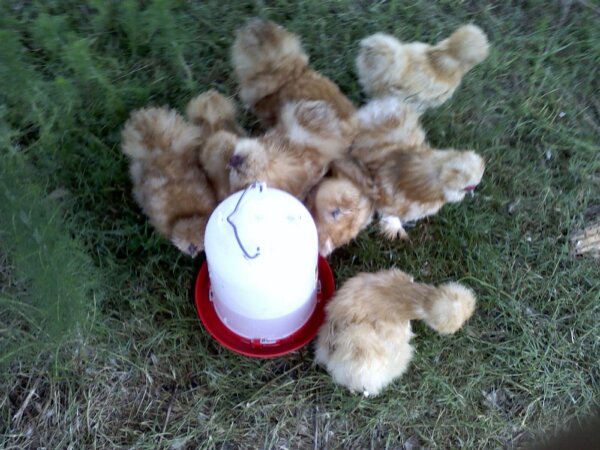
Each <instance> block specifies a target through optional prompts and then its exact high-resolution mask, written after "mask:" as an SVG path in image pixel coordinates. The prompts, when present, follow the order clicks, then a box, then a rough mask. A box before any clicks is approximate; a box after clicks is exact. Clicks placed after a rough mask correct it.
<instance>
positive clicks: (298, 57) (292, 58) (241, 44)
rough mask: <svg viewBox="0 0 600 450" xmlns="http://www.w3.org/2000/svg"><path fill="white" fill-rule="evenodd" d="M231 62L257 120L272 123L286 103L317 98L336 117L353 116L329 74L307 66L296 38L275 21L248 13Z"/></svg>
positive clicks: (247, 104) (306, 57)
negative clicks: (252, 16) (321, 73)
mask: <svg viewBox="0 0 600 450" xmlns="http://www.w3.org/2000/svg"><path fill="white" fill-rule="evenodd" d="M232 62H233V67H234V70H235V73H236V75H237V78H238V80H239V84H240V97H241V99H242V101H243V102H244V103H245V104H246V106H247V107H249V108H250V109H251V110H252V111H253V112H254V113H255V114H256V115H257V116H258V117H259V118H260V120H261V121H262V123H263V125H264V126H265V127H271V126H273V125H274V124H275V123H276V122H277V121H278V120H279V117H280V114H281V110H282V108H283V107H284V105H285V104H286V103H289V102H291V101H297V100H322V101H326V102H327V103H329V104H330V105H331V107H332V108H333V110H334V111H335V113H336V115H337V117H338V118H339V120H341V121H350V122H351V121H353V116H354V113H355V108H354V106H353V105H352V102H350V100H348V99H347V98H346V97H345V96H344V94H342V92H341V91H340V89H339V88H338V87H337V86H336V85H335V84H334V83H333V82H332V81H331V80H330V79H328V78H326V77H324V76H323V75H320V74H319V73H317V72H315V71H314V70H312V69H311V68H310V67H309V66H308V55H307V54H306V53H305V52H304V50H303V49H302V45H301V43H300V39H299V38H298V37H297V36H296V35H294V34H292V33H290V32H289V31H287V30H286V29H285V28H283V27H282V26H280V25H277V24H275V23H273V22H269V21H266V20H262V19H252V20H250V21H249V22H248V23H247V24H246V25H245V26H244V27H242V28H241V29H239V30H238V31H237V35H236V39H235V42H234V44H233V48H232Z"/></svg>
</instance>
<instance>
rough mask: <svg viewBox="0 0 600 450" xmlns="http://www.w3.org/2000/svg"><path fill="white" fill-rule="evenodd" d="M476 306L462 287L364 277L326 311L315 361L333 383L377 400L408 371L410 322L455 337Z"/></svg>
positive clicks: (400, 275)
mask: <svg viewBox="0 0 600 450" xmlns="http://www.w3.org/2000/svg"><path fill="white" fill-rule="evenodd" d="M475 303H476V299H475V294H474V293H473V292H472V291H471V290H470V289H468V288H466V287H465V286H463V285H461V284H458V283H445V284H442V285H440V286H437V287H436V286H433V285H430V284H424V283H415V282H414V281H413V278H412V277H411V276H410V275H408V274H406V273H404V272H402V271H401V270H398V269H391V270H385V271H381V272H377V273H360V274H358V275H356V276H355V277H353V278H351V279H349V280H348V281H346V282H345V283H344V285H343V286H342V287H341V288H340V290H339V291H338V292H337V293H336V294H335V296H334V297H333V298H332V299H331V300H330V302H329V303H328V304H327V306H326V307H325V311H326V313H325V322H324V323H323V325H322V326H321V328H320V330H319V333H318V336H317V340H316V352H315V353H316V355H315V356H316V361H317V363H319V364H321V365H323V366H324V367H325V369H326V370H327V372H329V374H330V375H331V376H332V377H333V380H334V382H336V383H338V384H341V385H342V386H345V387H346V388H348V389H350V390H351V391H352V392H358V393H362V394H363V395H365V396H376V395H378V394H380V393H381V391H382V390H383V389H384V388H385V387H386V386H388V385H389V384H390V383H391V382H392V381H394V380H395V379H397V378H398V377H400V376H401V375H402V374H404V373H405V372H406V370H407V369H408V365H409V363H410V361H411V359H412V356H413V348H412V346H411V345H410V340H411V338H412V337H413V333H412V331H411V324H410V321H411V320H423V321H424V322H425V323H426V324H427V325H428V326H429V327H431V328H433V329H434V330H435V331H437V332H438V333H440V334H452V333H455V332H456V331H458V330H459V329H460V328H461V327H462V326H463V324H464V323H465V322H466V321H467V320H468V319H469V318H470V317H471V315H472V314H473V312H474V310H475Z"/></svg>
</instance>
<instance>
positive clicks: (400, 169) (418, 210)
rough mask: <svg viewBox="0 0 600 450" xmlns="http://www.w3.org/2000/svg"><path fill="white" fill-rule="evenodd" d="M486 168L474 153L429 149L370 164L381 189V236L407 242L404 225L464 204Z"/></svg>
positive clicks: (379, 201) (416, 149)
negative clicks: (458, 204)
mask: <svg viewBox="0 0 600 450" xmlns="http://www.w3.org/2000/svg"><path fill="white" fill-rule="evenodd" d="M375 167H377V168H376V169H375ZM484 168H485V163H484V161H483V159H482V158H481V156H479V155H478V154H477V153H475V152H473V151H458V150H434V149H432V148H430V147H429V146H427V145H422V146H420V147H415V148H413V149H410V150H409V151H403V152H397V153H394V154H392V155H390V156H389V157H388V158H387V160H386V161H385V163H384V164H381V165H378V164H370V165H369V169H370V170H371V173H372V174H373V177H374V179H375V180H376V183H377V185H378V187H379V195H378V197H377V201H376V208H377V212H378V214H379V224H380V229H381V231H382V233H383V234H384V236H385V237H387V238H388V239H394V238H396V237H398V236H400V237H402V238H406V237H407V233H406V231H405V230H404V227H403V224H406V223H407V222H414V221H416V220H419V219H422V218H424V217H427V216H431V215H433V214H435V213H437V212H438V211H439V210H440V208H441V207H442V206H444V205H445V204H446V203H457V202H460V201H462V200H463V199H464V197H465V195H466V194H468V193H472V192H473V191H474V190H475V188H476V187H477V185H478V184H479V182H480V181H481V178H482V176H483V171H484ZM373 169H375V170H373Z"/></svg>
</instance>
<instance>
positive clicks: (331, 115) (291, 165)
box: [229, 100, 352, 201]
mask: <svg viewBox="0 0 600 450" xmlns="http://www.w3.org/2000/svg"><path fill="white" fill-rule="evenodd" d="M351 142H352V137H351V135H350V134H349V133H348V124H347V123H346V122H345V121H342V120H340V119H339V118H338V116H337V114H336V112H335V109H334V108H333V107H332V106H331V105H330V104H329V103H327V102H325V101H322V100H300V101H293V102H288V103H286V104H285V105H284V106H283V107H282V111H281V114H280V117H279V122H278V123H277V125H276V126H275V127H273V128H271V129H270V130H269V131H268V132H267V133H265V134H264V135H263V136H260V137H257V138H253V139H240V140H239V141H238V143H237V145H236V146H235V149H234V152H233V155H232V157H231V158H230V160H229V166H230V176H229V180H230V183H231V186H232V188H234V189H242V188H244V187H245V186H247V185H248V184H250V183H252V182H254V181H257V180H259V181H264V182H266V183H267V184H268V185H269V186H270V187H274V188H278V189H282V190H284V191H286V192H289V193H290V194H292V195H294V196H295V197H297V198H298V199H299V200H301V201H303V200H304V199H305V198H306V196H307V195H308V193H309V191H310V190H311V189H312V188H313V187H314V186H315V185H316V184H317V183H318V182H319V181H320V180H321V178H322V177H323V176H324V175H325V173H326V172H327V171H328V169H329V164H330V163H331V161H333V160H334V159H337V158H340V157H341V156H342V155H344V154H345V153H347V149H348V148H349V146H350V144H351Z"/></svg>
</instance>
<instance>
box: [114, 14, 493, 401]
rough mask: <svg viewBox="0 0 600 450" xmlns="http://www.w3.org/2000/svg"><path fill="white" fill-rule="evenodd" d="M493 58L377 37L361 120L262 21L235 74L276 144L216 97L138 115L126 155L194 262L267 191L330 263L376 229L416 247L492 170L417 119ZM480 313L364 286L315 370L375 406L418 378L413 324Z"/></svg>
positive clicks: (162, 226)
mask: <svg viewBox="0 0 600 450" xmlns="http://www.w3.org/2000/svg"><path fill="white" fill-rule="evenodd" d="M487 54H488V41H487V37H486V35H485V34H484V33H483V32H482V31H481V29H479V28H478V27H476V26H474V25H464V26H461V27H460V28H458V29H457V30H456V31H455V32H454V33H452V34H451V35H450V36H449V37H448V38H446V39H444V40H442V41H441V42H439V43H437V44H436V45H428V44H425V43H421V42H413V43H401V42H400V41H398V40H397V39H396V38H394V37H393V36H390V35H386V34H382V33H377V34H375V35H372V36H369V37H367V38H365V39H363V40H362V41H361V43H360V48H359V54H358V57H357V59H356V67H357V72H358V78H359V82H360V84H361V86H362V88H363V90H364V92H365V93H366V94H367V95H368V96H369V101H368V102H367V103H366V104H365V105H364V106H362V107H360V108H358V109H357V108H356V107H355V106H354V105H353V104H352V102H351V101H350V100H349V99H348V98H346V96H345V95H344V94H343V93H342V92H341V91H340V89H339V88H338V87H337V86H336V84H335V83H333V82H332V81H331V80H330V79H328V78H326V77H325V76H323V75H321V74H319V73H317V72H316V71H314V70H312V69H311V68H310V66H309V62H308V59H309V58H308V56H307V54H306V53H305V52H304V50H303V49H302V45H301V42H300V39H299V38H298V37H297V36H296V35H294V34H292V33H290V32H289V31H288V30H286V29H285V28H283V27H281V26H280V25H277V24H275V23H273V22H270V21H266V20H262V19H252V20H250V21H249V22H248V23H247V24H246V25H245V26H243V27H242V28H240V29H239V30H238V31H237V35H236V38H235V42H234V44H233V48H232V63H233V68H234V71H235V74H236V76H237V79H238V81H239V97H240V98H241V100H242V101H243V103H244V105H245V106H246V107H247V108H249V109H250V111H252V112H253V113H254V114H256V116H258V118H259V119H260V122H261V124H262V125H263V126H264V128H265V130H266V131H265V132H264V134H262V135H260V136H255V137H250V136H248V135H247V134H246V132H245V131H244V130H243V129H242V128H241V127H240V126H239V125H238V123H237V122H236V107H235V104H234V103H233V101H232V100H231V99H229V98H226V97H224V96H223V95H221V94H219V93H218V92H216V91H214V90H210V91H208V92H205V93H203V94H201V95H199V96H198V97H196V98H194V99H193V100H191V101H190V102H189V104H188V105H187V109H186V116H187V117H186V118H184V117H182V116H181V115H180V114H178V113H177V112H175V111H172V110H169V109H165V108H145V109H141V110H138V111H134V112H133V113H132V115H131V117H130V119H129V120H128V122H127V123H126V124H125V128H124V130H123V141H122V150H123V152H124V153H125V154H126V155H127V156H128V157H129V160H130V174H131V179H132V182H133V195H134V198H135V200H136V201H137V203H138V204H139V205H140V206H141V208H142V210H143V211H144V213H145V214H146V215H147V216H148V217H149V219H150V221H151V223H152V224H153V225H154V227H155V228H156V230H157V231H158V232H159V233H161V234H162V235H164V236H166V237H168V238H169V239H170V240H171V241H172V242H173V244H174V245H175V246H176V247H177V248H178V249H179V250H181V251H182V252H184V253H186V254H189V255H191V256H196V255H197V254H198V253H199V252H201V251H202V250H203V249H204V241H203V239H204V229H205V227H206V224H207V221H208V218H209V216H210V214H211V212H212V211H213V210H214V209H215V207H216V205H217V204H218V203H219V202H220V201H222V200H223V199H225V198H226V197H228V196H229V195H230V194H232V193H234V192H237V191H239V190H242V189H244V188H246V187H247V186H248V185H249V184H251V183H253V182H254V181H257V180H259V181H264V182H266V183H267V185H268V186H269V187H273V188H278V189H281V190H284V191H287V192H289V193H290V194H292V195H294V196H295V197H296V198H298V199H299V200H300V201H302V202H304V204H305V205H306V206H307V208H308V209H309V211H310V212H311V214H312V215H313V218H314V220H315V223H316V226H317V232H318V236H319V252H320V254H321V255H323V256H327V255H329V254H330V253H331V252H332V251H333V250H334V249H336V248H337V247H339V246H341V245H344V244H346V243H348V242H350V241H351V240H352V239H354V238H355V237H356V236H357V235H358V234H359V232H360V231H361V230H363V229H364V228H365V227H367V225H369V223H370V222H371V221H372V220H373V218H374V217H375V216H376V217H378V220H379V226H380V230H381V232H382V234H383V235H384V236H385V237H387V238H389V239H394V238H397V237H406V236H407V234H406V231H405V230H404V225H405V224H407V223H408V222H413V221H416V220H418V219H421V218H423V217H426V216H430V215H432V214H435V213H436V212H437V211H438V210H439V209H440V208H441V207H442V206H443V205H444V204H445V203H448V202H459V201H461V200H462V199H463V198H464V197H465V195H466V194H467V193H469V192H472V191H473V190H474V189H475V187H476V186H477V184H478V183H479V182H480V181H481V178H482V175H483V171H484V161H483V159H482V158H481V157H480V156H479V155H477V154H476V153H475V152H473V151H459V150H439V149H434V148H432V147H431V146H430V145H429V144H428V143H427V141H426V139H425V132H424V130H423V128H422V127H421V124H420V120H419V119H420V116H421V114H423V112H424V111H425V110H426V109H428V108H431V107H435V106H438V105H441V104H442V103H443V102H445V101H446V100H447V99H448V98H450V97H451V96H452V94H453V93H454V91H455V90H456V89H457V87H458V86H459V84H460V82H461V79H462V77H463V75H464V74H465V73H466V72H468V71H469V70H470V69H471V68H472V67H474V66H475V65H476V64H478V63H479V62H481V61H483V60H484V59H485V58H486V56H487ZM474 308H475V296H474V294H473V292H472V291H470V290H469V289H468V288H466V287H464V286H462V285H460V284H458V283H447V284H443V285H441V286H439V287H435V286H432V285H428V284H423V283H416V282H414V281H413V278H412V277H411V276H410V275H408V274H406V273H404V272H402V271H400V270H397V269H392V270H387V271H382V272H378V273H361V274H358V275H357V276H355V277H353V278H351V279H350V280H348V281H347V282H346V283H345V284H344V285H343V286H342V287H341V288H340V289H339V291H338V292H337V293H336V294H335V296H334V298H333V299H331V300H330V302H329V303H328V304H327V306H326V319H325V323H324V324H323V326H322V328H321V330H320V331H319V335H318V338H317V341H316V359H317V361H318V362H319V363H321V364H322V365H323V366H324V367H325V368H326V369H327V370H328V372H329V373H330V374H331V375H332V377H333V379H334V380H335V381H336V382H338V383H340V384H342V385H344V386H346V387H348V388H349V389H351V390H352V391H358V392H362V393H364V394H365V395H377V394H378V393H379V392H380V391H381V390H382V389H383V388H384V387H385V386H387V385H388V384H389V383H390V382H391V381H392V380H393V379H395V378H397V377H399V376H400V375H401V374H402V373H404V372H405V370H406V369H407V366H408V363H409V361H410V359H411V357H412V347H411V346H410V339H411V337H412V333H411V327H410V320H413V319H419V320H424V321H425V322H426V323H427V324H428V325H429V326H431V327H432V328H433V329H435V330H437V331H438V332H440V333H454V332H455V331H457V330H458V329H459V328H460V327H461V326H462V324H463V323H464V322H465V321H466V320H467V319H468V318H469V317H470V316H471V315H472V313H473V310H474Z"/></svg>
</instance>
